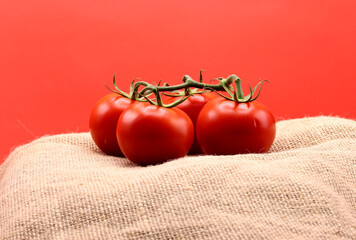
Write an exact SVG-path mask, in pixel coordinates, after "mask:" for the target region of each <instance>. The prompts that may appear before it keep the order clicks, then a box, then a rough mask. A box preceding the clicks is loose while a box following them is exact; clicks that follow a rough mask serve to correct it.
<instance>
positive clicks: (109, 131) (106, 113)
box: [89, 93, 132, 157]
mask: <svg viewBox="0 0 356 240" xmlns="http://www.w3.org/2000/svg"><path fill="white" fill-rule="evenodd" d="M131 102H132V101H131V100H130V99H128V98H125V97H122V96H120V95H119V94H116V93H112V94H108V95H106V96H104V97H103V98H101V99H100V100H99V101H98V102H97V103H96V104H95V106H94V108H93V110H92V112H91V114H90V120H89V128H90V133H91V136H92V138H93V140H94V142H95V144H96V145H97V146H98V147H99V148H100V149H101V150H102V151H103V152H104V153H106V154H109V155H114V156H121V157H123V156H124V155H123V153H122V151H121V150H120V147H119V144H118V142H117V139H116V125H117V121H118V119H119V117H120V115H121V113H122V112H123V111H124V110H125V109H126V108H127V107H128V106H129V105H130V104H131Z"/></svg>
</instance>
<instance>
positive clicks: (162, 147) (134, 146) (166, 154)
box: [116, 102, 194, 165]
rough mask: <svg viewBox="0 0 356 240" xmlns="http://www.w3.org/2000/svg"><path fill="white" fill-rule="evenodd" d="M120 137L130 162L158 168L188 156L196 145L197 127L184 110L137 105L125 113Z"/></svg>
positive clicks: (119, 122)
mask: <svg viewBox="0 0 356 240" xmlns="http://www.w3.org/2000/svg"><path fill="white" fill-rule="evenodd" d="M116 135H117V140H118V142H119V146H120V148H121V150H122V152H123V153H124V155H125V156H126V157H127V158H128V159H129V160H131V161H132V162H134V163H136V164H139V165H154V164H159V163H163V162H166V161H168V160H171V159H175V158H179V157H184V156H185V155H186V154H187V153H188V151H189V149H190V147H191V145H192V142H193V137H194V127H193V123H192V121H191V120H190V118H189V117H188V116H187V114H185V113H184V112H183V111H181V110H180V109H177V108H164V107H160V106H155V105H151V104H149V103H147V102H136V103H134V104H132V105H130V106H129V107H128V108H127V109H126V110H125V111H124V112H123V113H122V114H121V116H120V118H119V121H118V122H117V131H116Z"/></svg>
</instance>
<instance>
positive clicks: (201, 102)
mask: <svg viewBox="0 0 356 240" xmlns="http://www.w3.org/2000/svg"><path fill="white" fill-rule="evenodd" d="M217 98H218V95H217V94H216V93H212V92H209V93H200V94H194V95H193V96H190V97H188V98H187V99H186V100H185V101H184V102H183V103H181V104H179V105H177V106H176V108H179V109H180V110H182V111H183V112H185V113H186V114H187V115H188V116H189V118H190V119H191V120H192V122H193V125H194V129H196V122H197V120H198V116H199V113H200V111H201V110H202V108H203V107H204V106H205V104H207V103H208V102H209V101H212V100H214V99H217ZM175 100H177V98H172V99H169V100H168V101H169V102H173V101H175ZM202 153H203V151H202V150H201V148H200V145H199V143H198V139H197V136H196V134H194V140H193V144H192V147H191V148H190V150H189V153H188V154H192V155H193V154H202Z"/></svg>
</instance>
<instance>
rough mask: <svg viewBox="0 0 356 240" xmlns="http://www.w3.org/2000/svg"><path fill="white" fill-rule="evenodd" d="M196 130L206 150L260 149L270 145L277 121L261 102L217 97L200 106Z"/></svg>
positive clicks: (206, 151) (234, 151)
mask: <svg viewBox="0 0 356 240" xmlns="http://www.w3.org/2000/svg"><path fill="white" fill-rule="evenodd" d="M196 134H197V137H198V141H199V144H200V146H201V148H202V150H203V152H204V153H205V154H218V155H232V154H239V153H260V152H267V151H268V150H269V149H270V147H271V145H272V143H273V140H274V137H275V134H276V124H275V119H274V117H273V115H272V114H271V112H270V111H269V110H268V109H267V107H265V106H264V105H262V104H261V103H258V102H256V101H254V102H248V103H236V102H234V101H230V100H226V99H219V100H216V101H211V102H209V103H207V104H206V105H205V107H204V108H203V109H202V110H201V112H200V114H199V117H198V121H197V128H196Z"/></svg>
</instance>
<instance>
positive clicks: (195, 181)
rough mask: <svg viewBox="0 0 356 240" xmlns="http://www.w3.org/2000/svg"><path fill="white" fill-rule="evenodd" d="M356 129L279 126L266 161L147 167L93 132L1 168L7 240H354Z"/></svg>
mask: <svg viewBox="0 0 356 240" xmlns="http://www.w3.org/2000/svg"><path fill="white" fill-rule="evenodd" d="M355 170H356V122H355V121H353V120H347V119H341V118H333V117H315V118H304V119H296V120H287V121H281V122H279V123H278V124H277V136H276V140H275V143H274V145H273V147H272V149H271V153H268V154H248V155H236V156H197V157H185V158H182V159H177V160H174V161H171V162H167V163H165V164H162V165H157V166H149V167H139V166H136V165H134V164H131V163H130V162H129V161H127V160H126V159H123V158H115V157H110V156H107V155H104V154H103V153H101V152H100V151H99V150H98V148H97V147H96V146H95V145H94V143H93V141H92V140H91V138H90V135H89V134H88V133H79V134H78V133H76V134H63V135H56V136H48V137H43V138H40V139H38V140H35V141H34V142H32V143H30V144H27V145H24V146H21V147H19V148H17V149H16V150H15V151H13V152H12V154H11V155H10V156H9V157H8V159H7V160H6V162H5V163H4V164H3V165H2V166H1V167H0V236H1V237H0V238H1V239H356V191H355V189H356V185H355V181H356V171H355Z"/></svg>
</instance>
